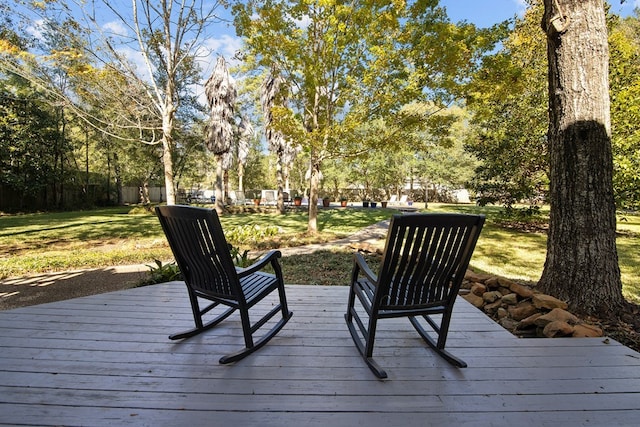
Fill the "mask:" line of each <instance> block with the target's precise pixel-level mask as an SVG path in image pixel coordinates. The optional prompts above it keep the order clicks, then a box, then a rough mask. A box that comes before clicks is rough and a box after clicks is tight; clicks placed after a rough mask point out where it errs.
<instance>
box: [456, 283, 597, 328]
mask: <svg viewBox="0 0 640 427" xmlns="http://www.w3.org/2000/svg"><path fill="white" fill-rule="evenodd" d="M471 280H472V281H471ZM463 287H464V288H465V289H468V290H467V291H461V292H460V295H461V296H462V297H463V298H464V299H466V300H467V301H469V302H470V303H471V304H472V305H474V306H475V307H477V308H479V309H481V310H483V311H484V312H485V313H487V314H488V315H489V316H491V317H492V318H493V319H494V320H495V321H497V322H498V323H499V324H500V325H502V327H504V328H505V329H507V330H509V331H510V332H512V333H513V334H515V335H517V336H520V337H527V338H528V337H532V338H533V337H536V336H537V337H540V336H543V337H548V338H553V337H601V336H603V331H602V329H600V328H599V327H597V326H593V325H590V324H587V323H585V322H583V321H581V320H580V319H579V318H578V317H577V316H575V315H574V314H572V313H569V312H568V311H566V308H567V307H568V304H567V303H566V302H564V301H561V300H559V299H557V298H555V297H552V296H550V295H545V294H541V293H537V292H536V291H535V289H533V288H532V287H531V286H527V285H523V284H520V283H516V282H514V281H512V280H508V279H505V278H501V277H494V276H487V275H480V274H475V273H473V272H471V271H468V272H467V274H466V275H465V283H464V286H463Z"/></svg>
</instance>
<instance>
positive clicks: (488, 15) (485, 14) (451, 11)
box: [440, 0, 640, 27]
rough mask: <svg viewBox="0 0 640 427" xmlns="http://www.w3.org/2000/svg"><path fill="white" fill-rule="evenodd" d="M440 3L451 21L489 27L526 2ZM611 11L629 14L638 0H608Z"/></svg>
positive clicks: (452, 0)
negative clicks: (622, 0) (463, 21)
mask: <svg viewBox="0 0 640 427" xmlns="http://www.w3.org/2000/svg"><path fill="white" fill-rule="evenodd" d="M440 4H441V5H442V6H444V7H446V8H447V12H448V15H449V17H450V18H451V20H452V21H454V22H457V21H462V20H465V21H468V22H472V23H474V24H476V25H477V26H479V27H490V26H491V25H493V24H497V23H498V22H501V21H504V20H505V19H509V18H513V17H514V16H515V15H521V14H522V13H523V12H524V10H525V6H526V3H525V1H524V0H441V1H440ZM609 4H610V5H611V11H612V12H613V13H615V14H618V15H623V16H627V15H631V14H632V12H633V9H634V7H640V0H625V2H624V3H622V4H620V0H609Z"/></svg>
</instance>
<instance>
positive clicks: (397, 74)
mask: <svg viewBox="0 0 640 427" xmlns="http://www.w3.org/2000/svg"><path fill="white" fill-rule="evenodd" d="M233 14H234V17H235V24H236V29H237V31H238V34H239V35H241V36H242V37H244V40H245V44H246V52H247V56H246V57H245V61H246V63H247V66H248V68H252V69H253V70H255V71H257V72H258V73H260V70H263V73H264V70H268V69H271V67H274V66H275V67H277V69H278V70H279V71H280V73H282V75H283V77H284V79H285V85H287V86H288V87H289V93H288V99H289V100H290V101H289V103H288V105H286V106H280V107H279V108H274V109H272V113H273V120H272V122H271V125H272V127H273V129H274V130H275V131H279V132H281V133H282V134H283V135H285V137H287V138H290V139H292V140H293V142H294V143H296V144H300V145H301V146H302V147H303V149H304V151H305V153H306V154H307V155H308V156H309V163H310V171H311V180H310V187H311V188H310V196H311V199H312V200H315V198H316V197H317V195H318V190H319V184H318V183H319V176H320V171H321V167H322V165H323V162H324V161H326V160H327V159H331V158H346V157H353V156H357V155H360V154H363V153H365V152H368V151H370V150H374V149H377V148H378V147H380V146H382V145H387V146H393V147H396V148H397V147H401V146H403V145H412V143H413V142H414V141H416V139H415V138H413V137H412V136H411V137H407V138H405V137H404V136H405V135H406V134H407V133H408V132H405V130H414V129H416V128H423V129H424V128H429V129H431V130H432V132H431V134H432V135H435V134H437V133H442V132H446V131H447V129H448V126H447V123H446V120H445V118H444V117H443V116H441V115H435V114H425V113H424V111H420V110H421V108H422V107H424V106H425V105H428V107H429V109H430V110H431V111H433V110H436V111H437V110H438V109H439V108H442V107H443V105H445V104H446V103H448V102H451V101H452V100H453V99H454V98H455V94H454V93H455V88H456V87H457V86H458V85H459V84H460V83H461V82H463V81H464V79H465V76H466V73H467V72H468V71H469V70H470V69H472V68H473V67H474V66H475V64H476V61H477V58H478V57H479V54H480V53H481V52H483V51H484V50H486V49H490V48H491V46H492V45H493V42H494V41H495V37H493V34H494V31H493V30H489V31H484V30H478V29H476V28H475V27H474V26H472V25H468V24H464V23H461V24H459V25H454V24H451V23H450V21H449V19H448V18H447V16H446V14H445V13H444V9H442V8H441V7H439V6H438V3H437V2H434V1H428V2H421V1H411V2H408V3H402V4H401V3H398V2H392V1H382V2H374V3H358V2H355V3H343V2H336V1H327V2H303V1H297V0H276V1H251V2H238V3H236V4H235V5H234V8H233ZM301 17H304V18H305V21H306V22H305V25H304V26H302V25H300V19H301ZM414 103H415V104H414ZM415 106H417V107H418V108H417V109H414V111H412V108H411V107H415ZM378 119H382V120H383V121H384V122H386V123H387V124H388V125H386V126H387V127H388V128H389V129H390V130H391V132H390V133H385V134H382V135H379V136H380V137H374V138H371V136H372V135H376V134H375V133H373V132H369V131H370V130H371V128H370V126H369V124H372V123H374V122H375V121H376V120H378ZM391 123H393V126H391V125H390V124H391ZM363 124H366V125H364V126H363ZM363 135H364V136H366V137H363ZM385 136H386V138H385ZM409 138H411V139H409ZM309 212H310V215H309V230H310V231H314V227H315V220H316V218H315V214H316V212H315V204H312V205H310V209H309Z"/></svg>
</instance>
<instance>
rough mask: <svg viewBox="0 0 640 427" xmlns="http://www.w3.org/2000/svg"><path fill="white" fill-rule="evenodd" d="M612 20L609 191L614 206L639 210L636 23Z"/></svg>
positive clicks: (639, 34)
mask: <svg viewBox="0 0 640 427" xmlns="http://www.w3.org/2000/svg"><path fill="white" fill-rule="evenodd" d="M639 13H640V10H636V16H633V17H628V18H625V19H622V20H614V21H613V22H614V25H613V28H612V29H611V30H610V34H609V45H610V65H609V70H610V73H609V76H610V86H611V121H612V137H611V142H612V148H613V162H614V175H613V188H614V193H615V198H616V204H617V205H618V207H620V208H623V209H630V210H640V126H638V123H640V23H639V18H640V16H639V15H638V14H639Z"/></svg>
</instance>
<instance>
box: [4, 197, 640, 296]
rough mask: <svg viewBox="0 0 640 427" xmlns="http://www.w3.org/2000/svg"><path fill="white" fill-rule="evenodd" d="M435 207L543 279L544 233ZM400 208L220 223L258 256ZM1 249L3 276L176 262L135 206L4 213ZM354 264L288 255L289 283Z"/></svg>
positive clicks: (628, 243)
mask: <svg viewBox="0 0 640 427" xmlns="http://www.w3.org/2000/svg"><path fill="white" fill-rule="evenodd" d="M428 211H429V212H436V211H437V212H467V213H483V214H485V215H486V216H487V222H486V224H485V228H484V230H483V232H482V235H481V236H480V240H479V242H478V245H477V248H476V250H475V252H474V255H473V259H472V262H471V264H472V267H474V268H475V269H476V270H480V271H484V272H488V273H492V274H497V275H500V276H504V277H509V278H512V279H516V280H520V281H525V282H533V281H536V280H538V278H539V277H540V274H541V272H542V269H543V266H544V260H545V250H546V246H545V245H546V237H545V235H544V234H543V233H541V232H536V231H535V230H533V231H522V229H523V227H509V226H508V225H513V224H510V223H506V222H504V221H503V220H502V218H501V214H500V213H501V209H500V208H498V207H493V206H489V207H483V208H479V207H476V206H473V205H444V204H429V209H428ZM394 212H395V211H394V210H391V209H380V208H378V209H362V208H358V209H355V208H346V209H320V213H319V218H318V227H319V229H320V234H319V235H318V236H307V235H306V228H307V215H306V212H301V211H298V212H289V213H287V214H286V215H284V216H281V215H276V214H270V213H240V214H233V215H225V216H223V217H222V218H221V221H222V223H223V227H224V228H225V232H228V234H229V235H230V236H232V238H230V240H231V243H232V244H234V245H235V246H238V247H240V248H242V249H249V250H250V253H251V251H258V250H262V249H266V248H270V247H284V246H292V245H302V244H306V243H311V242H315V241H328V240H333V239H336V238H339V237H344V236H347V235H349V234H352V233H354V232H356V231H357V230H359V229H361V228H363V227H366V226H367V225H370V224H375V223H377V222H379V221H381V220H383V219H387V218H389V216H390V215H392V214H393V213H394ZM542 220H543V222H544V217H542ZM618 229H619V236H618V256H619V259H620V267H621V271H622V282H623V285H624V287H623V292H624V294H625V296H626V297H627V298H628V299H629V300H632V301H633V302H636V303H640V280H639V279H640V255H639V254H640V239H639V238H638V237H639V236H640V216H638V215H626V216H624V217H622V216H621V217H619V218H618ZM276 231H277V233H275V232H276ZM262 233H266V234H262ZM274 234H275V235H274ZM0 248H1V249H0V278H5V277H13V276H21V275H25V274H29V273H39V272H45V271H61V270H69V269H75V268H83V267H103V266H110V265H117V264H132V263H143V264H151V263H152V262H153V260H154V259H160V260H168V259H171V253H170V251H169V248H168V246H167V244H166V240H165V238H164V235H163V234H162V230H161V228H160V225H159V223H158V221H157V219H156V217H155V216H154V215H153V214H151V213H148V212H144V211H141V210H140V209H131V208H128V207H117V208H108V209H99V210H93V211H86V212H62V213H46V214H42V213H39V214H28V215H17V216H0ZM350 263H351V254H350V251H349V250H348V248H345V251H343V252H341V251H338V252H327V251H325V252H323V253H320V254H315V255H306V256H295V257H289V259H284V260H283V262H282V264H283V269H284V271H285V275H286V280H287V282H288V283H309V284H332V285H333V284H336V285H337V284H346V283H347V280H348V274H349V271H350V268H351V265H350ZM310 269H314V270H315V271H313V270H312V271H311V272H310Z"/></svg>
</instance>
